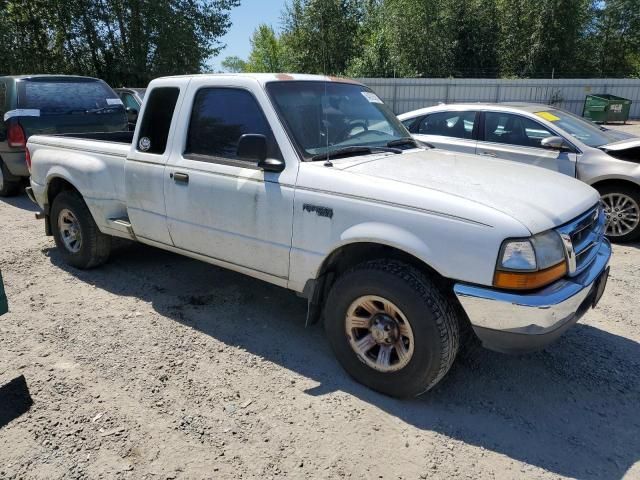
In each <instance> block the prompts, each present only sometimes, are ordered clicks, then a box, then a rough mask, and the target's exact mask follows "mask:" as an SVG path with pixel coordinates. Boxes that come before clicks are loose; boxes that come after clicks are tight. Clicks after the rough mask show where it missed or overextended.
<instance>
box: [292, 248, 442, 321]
mask: <svg viewBox="0 0 640 480" xmlns="http://www.w3.org/2000/svg"><path fill="white" fill-rule="evenodd" d="M395 243H396V242H389V241H385V240H374V239H358V238H352V239H350V240H349V241H346V242H343V243H342V244H340V245H338V246H336V247H335V248H334V249H333V250H332V251H331V253H329V255H327V256H326V257H325V259H324V261H323V262H322V264H321V265H320V267H319V269H318V272H317V274H316V277H315V279H313V280H309V281H307V283H306V285H305V288H304V292H303V295H304V296H305V297H307V298H308V300H309V311H308V314H307V324H313V323H316V322H317V321H318V320H319V319H320V317H321V316H322V308H323V305H324V301H325V299H326V298H327V295H328V294H329V291H330V289H331V287H332V286H333V284H334V283H335V281H336V279H337V278H338V277H339V276H340V275H341V274H342V273H344V272H346V271H347V270H349V269H351V268H353V267H355V266H356V265H358V264H361V263H363V262H366V261H368V260H376V259H382V258H383V259H389V260H397V261H401V262H403V263H406V264H408V265H411V266H413V267H414V268H416V269H418V270H420V271H421V272H423V273H424V274H425V275H427V276H429V277H430V278H432V279H433V280H434V281H435V282H436V283H438V284H439V285H441V286H442V287H443V289H445V290H451V289H452V288H453V282H452V281H451V280H450V279H448V278H446V277H445V276H443V275H442V274H440V273H439V272H438V271H437V269H435V268H434V267H433V266H432V265H430V264H429V263H428V262H426V261H425V260H423V259H422V258H420V257H419V256H418V255H417V254H416V253H415V252H412V251H411V250H412V249H411V248H402V247H401V246H399V245H397V244H395Z"/></svg>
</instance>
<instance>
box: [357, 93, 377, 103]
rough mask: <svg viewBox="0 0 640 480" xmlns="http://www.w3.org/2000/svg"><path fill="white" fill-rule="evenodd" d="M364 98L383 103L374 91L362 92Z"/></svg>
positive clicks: (371, 101)
mask: <svg viewBox="0 0 640 480" xmlns="http://www.w3.org/2000/svg"><path fill="white" fill-rule="evenodd" d="M360 93H361V94H362V96H363V97H364V98H366V99H367V100H369V102H370V103H382V100H380V98H379V97H378V96H377V95H376V94H375V93H373V92H360Z"/></svg>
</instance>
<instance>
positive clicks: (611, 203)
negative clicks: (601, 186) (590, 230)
mask: <svg viewBox="0 0 640 480" xmlns="http://www.w3.org/2000/svg"><path fill="white" fill-rule="evenodd" d="M602 202H603V203H604V213H605V216H606V219H607V227H606V228H607V230H606V233H607V235H608V236H610V237H621V236H623V235H627V234H628V233H630V232H632V231H633V230H635V229H636V228H637V227H638V224H640V206H639V205H638V203H637V202H636V201H635V200H634V199H633V198H631V197H630V196H629V195H625V194H624V193H607V194H605V195H603V196H602Z"/></svg>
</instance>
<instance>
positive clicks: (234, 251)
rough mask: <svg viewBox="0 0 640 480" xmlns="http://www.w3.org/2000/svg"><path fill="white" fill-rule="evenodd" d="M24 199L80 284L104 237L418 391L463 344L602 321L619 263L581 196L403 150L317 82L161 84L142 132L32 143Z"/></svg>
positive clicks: (353, 87) (265, 79) (336, 83)
mask: <svg viewBox="0 0 640 480" xmlns="http://www.w3.org/2000/svg"><path fill="white" fill-rule="evenodd" d="M28 149H29V152H30V154H31V159H32V170H31V188H30V189H29V190H28V194H29V195H30V196H31V197H32V199H33V200H34V201H35V202H36V203H37V204H38V205H39V206H40V208H41V209H42V212H41V214H40V216H43V217H44V218H45V229H46V232H47V234H49V235H53V237H54V239H55V242H56V245H57V247H58V249H59V252H60V255H61V257H62V258H63V259H64V261H66V262H67V263H68V264H69V265H71V266H73V267H77V268H91V267H96V266H98V265H100V264H102V263H104V262H106V261H107V259H108V258H109V252H110V248H111V244H112V239H113V238H114V237H121V238H126V239H130V240H135V241H138V242H142V243H145V244H147V245H152V246H154V247H158V248H162V249H165V250H169V251H171V252H176V253H180V254H182V255H186V256H189V257H192V258H196V259H199V260H202V261H205V262H209V263H211V264H213V265H217V266H221V267H224V268H228V269H231V270H235V271H238V272H241V273H244V274H247V275H250V276H252V277H255V278H257V279H260V280H264V281H266V282H270V283H272V284H275V285H279V286H281V287H284V288H287V289H290V290H293V291H294V292H297V293H298V294H300V295H302V296H304V297H306V298H307V299H308V305H309V309H308V315H307V322H308V323H313V322H315V321H318V320H320V319H322V320H323V321H324V325H325V329H326V333H327V337H328V339H329V342H330V343H331V345H332V347H333V350H334V352H335V354H336V356H337V357H338V359H339V361H340V363H341V364H342V366H343V367H344V368H345V369H346V371H347V372H348V373H349V374H351V375H352V376H353V377H354V378H355V379H356V380H358V381H359V382H362V383H363V384H365V385H367V386H369V387H370V388H372V389H374V390H377V391H380V392H383V393H385V394H388V395H392V396H398V397H407V396H415V395H418V394H420V393H422V392H425V391H427V390H429V389H430V388H432V387H433V386H434V385H436V384H437V383H438V382H439V381H440V380H441V379H442V378H443V377H444V376H445V375H446V373H447V372H448V371H449V368H450V367H451V365H452V363H453V362H454V359H455V358H456V354H457V352H458V350H459V348H460V346H461V344H463V343H465V342H467V341H474V340H475V339H479V341H480V342H481V343H482V344H483V345H484V346H485V347H486V348H489V349H493V350H497V351H501V352H526V351H530V350H534V349H538V348H541V347H544V346H545V345H547V344H548V343H550V342H551V341H553V340H555V339H556V338H557V337H558V336H560V335H561V334H562V333H563V332H564V331H566V330H567V329H568V328H570V327H571V326H572V325H573V324H575V323H576V322H577V321H578V319H579V318H580V317H582V316H583V315H584V314H585V313H586V312H587V311H588V310H589V309H590V308H591V307H593V306H595V305H596V303H597V302H598V300H599V299H600V297H601V296H602V293H603V290H604V288H605V285H606V280H607V276H608V264H609V257H610V255H611V247H610V244H609V242H608V241H607V240H606V238H605V237H604V225H605V217H604V214H603V210H602V207H601V206H600V203H599V196H598V193H597V192H596V191H595V190H594V189H593V188H591V187H589V186H587V185H585V184H583V183H581V182H579V181H577V180H575V179H572V178H569V177H567V176H565V175H561V174H559V173H556V172H552V171H549V170H545V169H542V168H538V167H533V166H529V165H521V164H516V163H514V162H509V161H504V160H499V159H493V160H491V159H490V160H487V159H482V161H480V158H479V157H477V156H475V155H470V154H462V153H456V152H447V151H443V150H438V149H434V148H431V147H430V146H428V145H425V144H420V143H418V142H416V141H415V140H413V139H412V138H411V136H410V135H409V133H408V132H407V130H406V129H405V128H404V127H403V126H402V124H401V123H400V122H399V121H398V119H397V118H396V117H395V116H394V115H393V113H392V112H391V111H390V110H389V109H388V108H387V107H386V106H385V105H384V103H383V102H382V101H381V100H380V99H379V98H378V97H377V96H376V94H375V93H374V92H372V91H371V90H370V89H369V88H367V87H366V86H364V85H361V84H359V83H355V82H353V81H350V80H346V79H337V78H332V77H323V76H308V75H285V74H255V75H195V76H180V77H167V78H160V79H157V80H154V81H152V82H151V84H150V85H149V90H148V91H147V94H146V96H145V100H144V102H143V105H142V108H141V112H140V121H139V122H138V123H137V125H136V128H135V131H134V132H128V133H126V132H124V133H123V132H121V133H106V134H79V135H53V136H51V135H35V136H32V137H31V138H30V139H29V142H28Z"/></svg>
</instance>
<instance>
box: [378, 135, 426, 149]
mask: <svg viewBox="0 0 640 480" xmlns="http://www.w3.org/2000/svg"><path fill="white" fill-rule="evenodd" d="M400 145H413V146H414V147H416V148H419V147H427V148H435V147H434V146H433V145H431V144H430V143H426V142H421V141H418V140H416V139H415V138H413V137H402V138H398V139H396V140H391V141H390V142H388V143H387V147H399V146H400Z"/></svg>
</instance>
